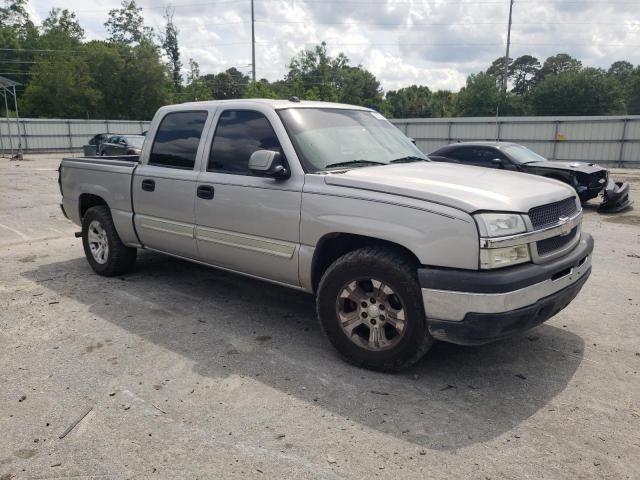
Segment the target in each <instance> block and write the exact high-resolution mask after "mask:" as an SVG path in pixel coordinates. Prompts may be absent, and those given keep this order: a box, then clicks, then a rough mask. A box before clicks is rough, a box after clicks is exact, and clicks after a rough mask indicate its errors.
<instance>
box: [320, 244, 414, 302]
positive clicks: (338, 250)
mask: <svg viewBox="0 0 640 480" xmlns="http://www.w3.org/2000/svg"><path fill="white" fill-rule="evenodd" d="M369 246H379V247H383V248H388V249H390V250H395V251H397V252H401V253H403V254H404V255H406V256H407V258H409V259H410V261H411V262H412V263H413V264H415V266H416V268H417V267H418V266H420V260H419V259H418V257H417V255H416V254H415V253H413V252H412V251H411V250H409V249H408V248H406V247H404V246H402V245H400V244H398V243H395V242H391V241H388V240H382V239H379V238H375V237H369V236H366V235H358V234H352V233H344V232H333V233H328V234H326V235H324V236H323V237H322V238H320V240H319V241H318V243H317V244H316V248H315V250H314V252H313V258H312V260H311V287H312V289H313V291H314V292H316V291H317V289H318V285H319V283H320V279H321V278H322V275H324V272H326V271H327V268H329V266H330V265H331V264H332V263H333V262H335V261H336V260H337V259H338V258H340V257H341V256H343V255H345V254H346V253H348V252H351V251H353V250H357V249H359V248H363V247H369Z"/></svg>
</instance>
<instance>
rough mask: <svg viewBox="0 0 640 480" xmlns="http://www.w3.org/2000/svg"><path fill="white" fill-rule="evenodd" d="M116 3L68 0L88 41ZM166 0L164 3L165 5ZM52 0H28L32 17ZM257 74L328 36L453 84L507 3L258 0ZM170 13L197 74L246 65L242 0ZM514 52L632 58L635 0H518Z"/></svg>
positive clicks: (398, 78) (470, 68) (383, 65)
mask: <svg viewBox="0 0 640 480" xmlns="http://www.w3.org/2000/svg"><path fill="white" fill-rule="evenodd" d="M119 3H120V2H119V0H102V1H98V0H66V1H65V4H64V8H69V9H70V10H74V11H76V12H77V15H78V17H79V19H80V21H81V24H82V26H83V27H84V28H85V31H86V33H87V38H88V39H100V38H105V36H106V32H105V29H104V25H103V23H104V22H105V21H106V18H107V11H108V10H109V9H111V8H116V7H118V6H119ZM169 3H171V2H167V4H169ZM51 5H52V4H51V0H32V1H31V4H30V10H31V13H32V15H33V16H34V18H35V19H37V20H41V19H42V18H44V17H46V14H47V11H48V10H49V9H50V8H51ZM139 5H140V6H142V7H144V8H145V10H144V15H145V19H146V22H147V25H149V26H153V27H155V28H158V27H161V26H162V25H163V23H164V20H163V18H162V15H163V13H164V10H163V7H161V6H160V5H159V3H158V0H139ZM255 7H256V20H257V21H256V37H257V43H258V45H257V48H256V65H257V75H258V77H259V78H263V77H264V78H268V79H270V80H276V79H279V78H282V76H283V75H284V74H285V72H286V66H287V65H288V63H289V62H290V60H291V57H293V56H294V55H295V54H296V53H297V52H298V51H299V50H300V49H301V48H305V47H306V48H311V47H313V46H314V44H316V43H319V42H321V41H323V40H324V41H326V42H327V44H328V49H329V51H330V53H332V54H336V53H338V52H340V51H342V52H344V53H345V54H346V55H347V56H348V57H349V58H350V59H351V61H352V63H353V64H356V65H357V64H361V65H363V66H364V67H365V68H368V69H369V70H371V71H372V72H373V73H374V74H375V75H376V76H377V77H378V79H379V80H380V81H381V82H382V85H383V87H384V88H385V89H387V90H388V89H396V88H400V87H403V86H408V85H411V84H413V83H418V84H425V85H427V86H429V88H431V89H432V90H435V89H439V88H443V89H452V90H457V89H458V88H459V87H460V86H461V85H463V84H464V80H465V77H466V75H468V74H469V73H473V72H477V71H479V70H482V69H485V68H486V67H487V66H488V65H489V64H490V63H491V62H492V61H493V60H494V59H495V58H497V57H499V56H501V55H503V52H504V42H505V38H506V19H507V13H508V12H507V8H508V4H507V2H506V1H504V2H496V1H495V0H494V1H489V0H256V2H255ZM174 20H175V22H176V24H177V26H178V28H179V30H180V35H179V41H180V46H181V50H182V56H183V63H184V64H185V65H186V64H187V61H188V59H189V58H190V57H192V58H194V59H195V60H196V61H198V63H199V64H200V68H201V71H202V72H203V73H215V72H218V71H221V70H224V69H226V68H229V67H230V66H234V65H235V66H237V67H238V68H239V69H240V70H242V71H244V72H249V70H250V68H249V67H248V66H247V65H248V64H249V63H250V61H251V24H250V10H249V0H181V3H176V5H175V17H174ZM512 38H513V45H512V56H513V57H517V56H520V55H524V54H531V55H534V56H537V57H538V58H539V59H540V60H544V58H546V57H547V56H549V55H553V54H556V53H559V52H566V53H569V54H571V55H573V56H575V57H578V58H579V59H580V60H582V61H583V63H584V64H585V65H590V66H597V67H603V68H607V67H608V66H609V65H610V64H611V63H613V62H614V61H616V60H621V59H625V60H628V61H630V62H632V63H634V64H638V63H640V54H639V53H638V52H640V20H639V19H638V15H637V4H634V3H631V2H627V3H625V2H619V3H616V4H615V5H613V4H612V3H607V2H586V1H585V2H562V1H558V2H541V3H536V2H527V3H519V2H516V5H515V9H514V26H513V37H512Z"/></svg>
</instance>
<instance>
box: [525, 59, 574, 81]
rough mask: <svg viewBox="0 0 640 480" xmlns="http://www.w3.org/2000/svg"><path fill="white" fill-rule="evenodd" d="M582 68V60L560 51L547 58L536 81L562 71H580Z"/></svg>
mask: <svg viewBox="0 0 640 480" xmlns="http://www.w3.org/2000/svg"><path fill="white" fill-rule="evenodd" d="M581 69H582V62H581V61H580V60H577V59H575V58H573V57H572V56H571V55H569V54H568V53H558V54H557V55H553V56H551V57H549V58H547V59H546V60H545V61H544V64H543V65H542V68H541V69H540V72H539V74H538V77H537V78H536V82H538V81H542V80H543V79H545V78H546V77H548V76H551V75H560V74H562V73H569V72H579V71H580V70H581Z"/></svg>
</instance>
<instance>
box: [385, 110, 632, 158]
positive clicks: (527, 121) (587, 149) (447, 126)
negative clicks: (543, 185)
mask: <svg viewBox="0 0 640 480" xmlns="http://www.w3.org/2000/svg"><path fill="white" fill-rule="evenodd" d="M392 122H393V123H394V124H395V125H397V126H398V128H400V130H402V131H403V132H406V133H407V135H408V136H410V137H412V138H414V139H415V140H416V144H417V145H418V147H419V148H420V149H421V150H422V151H424V152H425V153H430V152H432V151H433V150H435V149H437V148H438V147H441V146H443V145H446V144H448V143H451V142H457V141H480V140H500V141H507V142H515V143H520V144H522V145H525V146H526V147H528V148H530V149H531V150H534V151H536V152H538V153H539V154H540V155H543V156H544V157H547V158H550V159H553V160H577V161H587V162H597V163H601V164H603V165H607V166H616V167H625V166H626V167H636V168H637V167H640V116H637V115H636V116H632V115H629V116H612V117H499V118H492V117H482V118H420V119H406V120H404V119H396V120H392Z"/></svg>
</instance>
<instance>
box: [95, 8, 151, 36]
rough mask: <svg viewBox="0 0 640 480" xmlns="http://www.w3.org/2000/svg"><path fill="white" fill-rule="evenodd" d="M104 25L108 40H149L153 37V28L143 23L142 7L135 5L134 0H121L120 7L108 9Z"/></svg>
mask: <svg viewBox="0 0 640 480" xmlns="http://www.w3.org/2000/svg"><path fill="white" fill-rule="evenodd" d="M104 26H105V27H106V28H107V32H109V40H111V41H113V42H119V43H125V44H132V43H140V42H142V41H143V40H144V41H147V42H149V41H150V40H151V38H152V37H153V29H152V28H151V27H146V26H145V25H144V18H143V17H142V8H140V7H138V6H137V5H136V2H135V0H122V3H121V8H114V9H112V10H109V18H108V20H107V21H106V22H105V24H104Z"/></svg>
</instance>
